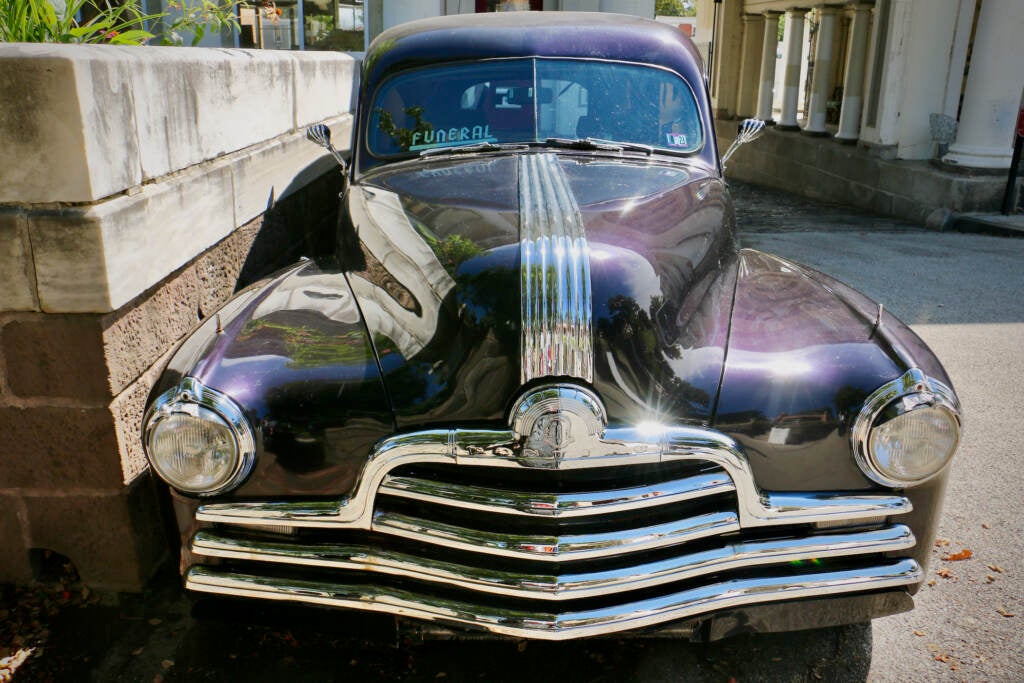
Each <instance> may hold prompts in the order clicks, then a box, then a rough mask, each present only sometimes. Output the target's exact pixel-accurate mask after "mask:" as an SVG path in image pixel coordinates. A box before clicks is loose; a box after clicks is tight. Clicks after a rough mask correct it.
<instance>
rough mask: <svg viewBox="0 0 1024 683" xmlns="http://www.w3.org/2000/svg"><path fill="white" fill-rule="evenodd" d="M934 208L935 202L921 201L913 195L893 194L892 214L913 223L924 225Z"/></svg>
mask: <svg viewBox="0 0 1024 683" xmlns="http://www.w3.org/2000/svg"><path fill="white" fill-rule="evenodd" d="M934 208H935V204H934V203H932V202H919V201H916V200H915V199H913V198H911V197H905V196H903V195H898V194H897V195H893V198H892V214H891V215H893V216H896V217H897V218H902V219H903V220H906V221H910V222H912V223H919V224H921V225H924V224H925V223H927V221H928V216H929V215H930V214H931V212H932V210H933V209H934Z"/></svg>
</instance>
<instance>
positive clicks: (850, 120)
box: [836, 4, 871, 142]
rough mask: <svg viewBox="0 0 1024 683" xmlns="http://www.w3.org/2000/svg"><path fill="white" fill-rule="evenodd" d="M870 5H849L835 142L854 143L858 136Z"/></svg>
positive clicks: (866, 57) (866, 56)
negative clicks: (843, 70)
mask: <svg viewBox="0 0 1024 683" xmlns="http://www.w3.org/2000/svg"><path fill="white" fill-rule="evenodd" d="M870 12H871V5H863V4H856V5H854V6H853V23H852V24H850V49H849V50H848V51H847V53H846V78H845V79H843V107H842V109H840V110H839V132H838V133H836V139H837V140H840V141H849V142H855V141H856V140H857V138H858V137H860V110H861V106H862V105H863V102H864V100H863V94H864V67H865V66H866V64H867V59H868V23H869V21H870V19H871V17H870Z"/></svg>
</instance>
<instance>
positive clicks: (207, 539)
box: [190, 524, 915, 601]
mask: <svg viewBox="0 0 1024 683" xmlns="http://www.w3.org/2000/svg"><path fill="white" fill-rule="evenodd" d="M914 543H915V539H914V534H913V533H912V532H911V531H910V529H909V528H907V527H906V526H903V525H902V524H898V525H896V526H892V527H887V528H884V529H870V530H852V531H841V532H828V533H819V534H815V535H813V536H810V537H807V538H782V539H770V540H761V541H740V542H736V543H729V544H727V545H724V546H722V547H718V548H712V549H710V550H704V551H701V552H696V553H692V552H691V553H687V554H685V555H680V556H678V557H672V558H669V559H666V560H661V561H658V562H644V563H641V564H637V565H632V566H628V567H622V568H618V569H610V570H603V571H591V572H581V573H573V572H571V571H569V570H568V569H563V571H562V572H561V573H557V572H554V573H550V574H525V573H517V572H510V571H499V570H492V569H485V568H482V567H474V566H469V565H461V564H456V563H452V562H448V561H443V560H438V559H433V558H428V557H418V556H415V555H410V554H408V553H402V552H398V551H392V550H384V549H380V548H374V547H371V546H360V545H343V544H333V543H332V544H329V543H323V544H315V545H312V544H302V543H295V542H288V541H271V540H266V539H260V540H252V539H245V538H233V537H231V536H230V535H225V534H222V533H219V532H216V531H200V532H198V533H196V535H195V536H194V537H193V538H192V545H191V549H190V550H191V552H192V554H194V555H198V556H202V557H219V558H223V559H230V560H244V561H253V562H270V563H275V564H285V565H291V566H305V567H322V568H327V569H340V570H348V571H365V572H373V573H376V574H386V575H389V576H399V577H404V578H409V579H414V580H420V581H429V582H431V583H440V584H444V585H448V586H454V587H456V588H461V589H464V590H472V591H478V592H482V593H489V594H494V595H506V596H511V597H519V598H530V599H535V600H550V601H562V600H577V599H581V598H591V597H597V596H601V595H612V594H615V593H621V592H623V591H628V590H639V589H644V588H651V587H654V586H660V585H663V584H666V583H672V582H675V581H685V580H689V579H693V578H697V577H700V576H706V575H708V574H713V573H716V572H724V571H731V570H734V569H742V568H745V567H754V566H763V565H769V564H784V563H789V562H802V561H812V560H819V559H824V558H829V557H846V556H853V555H865V554H870V553H886V552H897V551H901V550H908V549H910V548H912V547H913V546H914Z"/></svg>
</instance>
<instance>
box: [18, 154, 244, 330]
mask: <svg viewBox="0 0 1024 683" xmlns="http://www.w3.org/2000/svg"><path fill="white" fill-rule="evenodd" d="M231 196H232V188H231V174H230V169H229V168H228V167H226V166H217V167H212V168H202V167H200V168H199V169H197V170H196V171H193V172H187V173H184V174H182V175H180V176H177V177H175V178H174V179H173V181H171V182H168V183H159V184H155V185H151V186H146V187H145V188H144V189H143V190H142V191H141V192H139V193H137V194H134V195H126V196H122V197H118V198H116V199H112V200H110V201H106V202H103V203H100V204H96V205H93V206H87V207H70V208H65V209H62V210H59V211H54V212H52V213H37V214H33V215H32V216H30V218H29V231H30V234H31V237H32V246H33V250H34V253H35V262H36V278H37V280H38V283H39V285H38V286H39V300H40V303H41V304H42V307H43V310H45V311H52V312H73V313H91V312H99V313H105V312H109V311H112V310H116V309H117V308H120V307H121V306H122V305H124V304H125V303H127V302H128V301H130V300H132V299H133V298H135V297H136V296H138V295H139V294H140V293H142V292H144V291H145V290H146V289H148V288H149V287H152V286H153V285H155V284H156V283H157V282H159V281H160V280H161V279H163V278H164V277H166V276H167V275H168V274H169V273H171V272H173V271H174V270H176V269H178V268H180V267H181V266H183V265H185V264H186V263H188V262H189V261H190V260H191V259H192V258H194V257H195V255H196V254H198V253H201V252H202V251H203V250H205V249H207V248H208V247H210V246H211V245H213V244H215V243H217V242H218V241H219V240H221V239H223V238H224V237H225V236H227V235H228V234H230V233H231V231H232V230H233V229H234V228H235V221H234V207H233V205H232V202H231Z"/></svg>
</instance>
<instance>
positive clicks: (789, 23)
mask: <svg viewBox="0 0 1024 683" xmlns="http://www.w3.org/2000/svg"><path fill="white" fill-rule="evenodd" d="M805 14H807V10H805V9H799V8H798V9H791V10H789V11H787V12H786V36H785V43H786V55H785V58H786V80H785V82H784V83H783V86H782V116H781V118H780V120H779V129H780V130H799V129H800V128H799V126H797V125H796V107H797V102H798V101H799V99H800V67H801V61H802V60H801V57H802V55H803V48H804V15H805Z"/></svg>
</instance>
